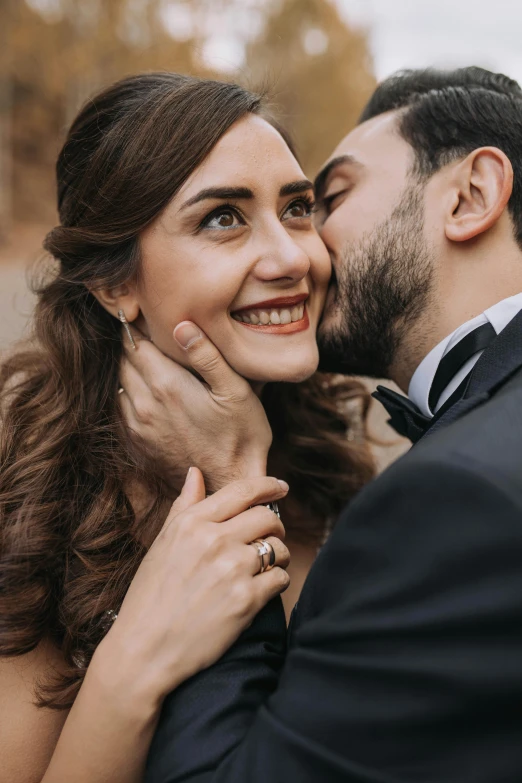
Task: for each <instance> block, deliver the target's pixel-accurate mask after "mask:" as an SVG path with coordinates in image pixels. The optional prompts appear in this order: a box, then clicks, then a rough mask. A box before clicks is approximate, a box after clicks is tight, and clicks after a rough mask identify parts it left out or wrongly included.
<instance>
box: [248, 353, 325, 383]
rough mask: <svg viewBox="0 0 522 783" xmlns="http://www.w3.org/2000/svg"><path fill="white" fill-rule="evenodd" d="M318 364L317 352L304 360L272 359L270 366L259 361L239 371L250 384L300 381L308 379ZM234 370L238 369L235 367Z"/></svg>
mask: <svg viewBox="0 0 522 783" xmlns="http://www.w3.org/2000/svg"><path fill="white" fill-rule="evenodd" d="M318 365H319V354H318V353H317V354H316V355H314V356H313V357H312V356H311V357H309V358H308V359H307V360H306V361H300V362H297V361H293V362H292V361H287V360H286V359H285V360H283V359H282V360H281V361H280V362H278V361H276V360H273V361H272V362H271V363H270V366H263V365H262V364H261V362H260V363H259V364H258V365H257V366H250V367H244V368H243V372H240V374H241V375H243V377H244V378H247V379H248V380H249V381H250V382H251V383H252V384H264V383H283V382H284V383H302V382H303V381H306V380H308V378H310V377H311V376H312V375H313V374H314V373H315V372H316V371H317V367H318ZM235 369H236V371H238V372H239V369H238V368H237V367H236V368H235Z"/></svg>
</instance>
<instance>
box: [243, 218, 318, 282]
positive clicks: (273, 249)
mask: <svg viewBox="0 0 522 783" xmlns="http://www.w3.org/2000/svg"><path fill="white" fill-rule="evenodd" d="M309 270H310V258H309V256H308V253H306V251H305V250H304V248H303V247H301V245H300V244H299V243H298V242H296V241H295V240H294V239H293V238H292V236H291V235H290V234H289V233H288V232H287V231H286V230H285V229H284V228H283V227H282V226H281V228H280V230H279V231H277V232H276V235H275V236H274V234H272V236H271V241H270V245H266V246H265V247H264V248H263V252H262V254H261V255H260V258H259V260H258V262H257V264H256V267H255V272H256V275H257V277H259V278H260V279H261V280H265V281H268V280H281V279H288V280H296V281H297V280H302V279H303V277H306V275H307V274H308V272H309Z"/></svg>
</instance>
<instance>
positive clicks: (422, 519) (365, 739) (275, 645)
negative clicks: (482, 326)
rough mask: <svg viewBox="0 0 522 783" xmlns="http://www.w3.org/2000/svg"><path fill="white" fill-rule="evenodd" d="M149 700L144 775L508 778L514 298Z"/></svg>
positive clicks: (520, 623) (382, 781)
mask: <svg viewBox="0 0 522 783" xmlns="http://www.w3.org/2000/svg"><path fill="white" fill-rule="evenodd" d="M284 637H285V627H284V618H283V615H282V611H281V605H280V603H279V602H274V603H273V604H271V605H269V606H268V607H267V608H266V609H265V611H264V612H263V613H262V614H261V615H260V616H259V617H258V618H257V620H256V621H255V622H254V624H253V625H252V627H251V628H250V629H249V631H248V632H247V633H246V634H245V635H244V636H243V637H242V638H241V639H240V640H239V641H238V642H237V644H236V645H235V646H234V647H233V648H232V649H231V650H230V651H229V653H228V654H227V655H226V656H225V657H224V658H223V659H222V660H221V661H220V662H218V663H217V664H216V665H215V666H213V667H211V668H210V669H208V670H207V671H205V672H202V673H201V674H199V675H198V676H196V677H194V678H193V679H192V680H190V681H188V682H187V683H185V684H184V685H183V686H182V687H181V688H179V689H178V690H177V691H176V692H174V693H173V694H171V695H170V696H169V698H168V699H167V700H166V702H165V706H164V710H163V713H162V716H161V720H160V724H159V726H158V730H157V733H156V736H155V739H154V741H153V744H152V747H151V750H150V755H149V759H148V765H147V772H146V775H145V780H146V782H147V783H167V782H168V783H173V781H191V783H312V782H313V783H340V782H341V781H343V783H405V782H406V781H415V783H521V781H522V314H520V315H519V316H517V317H516V318H515V319H514V320H513V321H512V322H511V324H509V325H508V327H507V328H506V329H505V330H504V331H503V332H502V333H501V334H500V335H499V337H498V338H497V339H496V340H495V341H494V343H493V344H492V345H491V347H490V348H488V349H487V351H486V352H485V353H484V354H483V355H482V357H481V359H480V361H479V362H478V364H477V365H476V367H475V370H474V372H473V376H472V379H471V382H470V384H469V386H468V389H467V392H466V396H465V399H463V400H461V401H460V402H459V403H457V404H456V405H455V406H454V407H453V408H451V409H450V410H449V411H447V412H446V414H445V415H444V416H442V417H441V418H440V419H438V420H437V421H436V422H435V423H434V424H433V426H432V427H431V430H430V431H429V432H428V434H427V435H426V436H425V437H424V438H422V440H421V441H420V442H419V443H418V444H417V445H416V446H415V447H414V448H413V449H412V450H411V451H410V452H409V453H408V454H407V455H405V456H404V457H403V458H401V459H400V460H399V461H398V462H396V463H395V464H394V465H392V466H391V467H390V468H389V469H388V470H387V471H386V472H385V473H383V474H382V475H381V476H380V477H379V478H377V479H376V480H375V481H374V482H373V483H372V484H371V485H370V486H368V487H367V488H366V489H365V490H364V491H363V492H361V493H360V495H359V496H358V497H357V499H356V500H355V501H354V502H353V503H352V504H351V505H350V507H349V508H347V509H346V510H345V512H344V513H343V514H342V515H341V518H340V519H339V522H338V524H337V526H336V528H335V530H334V532H333V534H332V536H331V538H330V540H329V541H328V543H327V544H326V545H325V547H324V548H323V549H322V551H321V553H320V554H319V556H318V558H317V560H316V562H315V564H314V566H313V568H312V570H311V572H310V574H309V577H308V579H307V581H306V584H305V586H304V589H303V592H302V595H301V598H300V600H299V603H298V606H297V608H296V610H295V611H294V615H293V619H292V623H291V628H290V632H289V642H288V652H287V654H286V659H284V656H285V653H284Z"/></svg>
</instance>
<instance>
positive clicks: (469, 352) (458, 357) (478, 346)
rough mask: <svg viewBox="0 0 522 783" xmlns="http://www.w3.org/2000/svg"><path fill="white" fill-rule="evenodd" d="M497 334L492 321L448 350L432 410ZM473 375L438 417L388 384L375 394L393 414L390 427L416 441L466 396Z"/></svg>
mask: <svg viewBox="0 0 522 783" xmlns="http://www.w3.org/2000/svg"><path fill="white" fill-rule="evenodd" d="M496 336H497V333H496V332H495V330H494V328H493V327H492V326H491V324H490V323H487V324H483V325H482V326H479V327H478V328H477V329H475V330H474V331H473V332H470V333H469V334H467V335H466V336H465V337H463V338H462V340H460V341H459V342H458V343H457V344H456V345H455V346H454V347H453V348H452V349H451V350H450V351H448V353H447V354H446V355H445V356H444V357H443V358H442V359H441V361H440V364H439V366H438V368H437V372H436V373H435V377H434V378H433V381H432V384H431V388H430V392H429V396H428V404H429V406H430V410H434V409H435V406H436V405H437V402H438V401H439V399H440V396H441V394H442V393H443V391H444V389H446V387H447V386H448V384H449V383H450V382H451V381H452V380H453V378H454V377H455V375H456V374H457V373H458V371H459V370H460V368H461V367H463V366H464V365H465V364H466V362H467V361H468V359H471V357H472V356H474V355H475V354H476V353H478V352H479V351H483V350H484V349H485V348H487V347H488V345H490V344H491V343H492V342H493V340H494V339H495V337H496ZM470 376H471V372H470V373H469V374H468V375H467V376H466V377H465V378H464V380H463V381H462V382H461V384H460V385H459V386H458V388H457V389H456V390H455V391H454V392H453V394H452V395H451V396H450V397H449V399H448V400H446V402H445V403H444V405H443V406H442V407H441V408H440V409H439V410H438V411H437V413H436V415H435V416H434V417H432V416H425V415H424V414H423V413H422V412H421V411H420V410H419V408H418V407H417V406H416V405H415V403H413V402H412V401H411V400H409V399H408V397H405V396H404V395H403V394H397V392H394V391H392V390H391V389H387V388H386V387H385V386H377V391H376V392H374V394H373V395H372V396H373V397H375V399H376V400H379V402H380V403H381V404H382V405H383V406H384V407H385V408H386V410H387V412H388V413H389V415H390V420H389V422H388V423H389V424H390V426H392V427H393V429H394V430H395V431H396V432H398V433H399V435H403V436H404V437H405V438H409V439H410V440H411V441H412V443H416V442H417V441H418V440H419V438H421V437H422V436H423V435H424V433H425V432H426V430H427V429H429V427H430V426H431V424H433V422H434V421H435V420H436V419H439V418H440V417H441V416H442V414H443V413H445V412H446V411H447V410H448V408H451V406H452V405H454V404H455V403H456V402H457V401H458V400H460V399H461V398H462V397H463V395H464V394H465V392H466V389H467V387H468V383H469V379H470Z"/></svg>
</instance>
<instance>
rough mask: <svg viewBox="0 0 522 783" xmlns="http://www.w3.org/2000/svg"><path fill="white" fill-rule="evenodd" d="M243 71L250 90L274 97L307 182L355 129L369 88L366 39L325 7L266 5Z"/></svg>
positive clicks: (316, 0) (289, 1)
mask: <svg viewBox="0 0 522 783" xmlns="http://www.w3.org/2000/svg"><path fill="white" fill-rule="evenodd" d="M247 66H248V70H249V72H250V73H251V74H252V79H253V81H254V84H262V85H263V84H266V85H267V87H268V89H269V92H270V93H271V94H273V95H274V98H275V102H276V109H277V108H279V112H278V113H279V117H280V119H281V121H282V123H283V125H284V126H285V127H287V128H288V129H289V130H290V131H291V133H292V135H293V136H294V138H295V139H296V141H297V148H298V152H299V156H300V159H301V161H302V164H303V166H304V168H305V170H306V171H307V173H308V174H314V173H315V172H317V170H318V168H319V167H320V165H321V164H322V163H323V162H324V160H325V158H326V157H327V156H328V155H329V154H330V153H331V151H332V150H333V149H334V147H335V145H336V144H337V143H338V142H339V141H340V140H341V138H342V137H343V135H344V134H346V133H347V131H348V130H349V129H350V128H351V127H353V126H354V125H355V123H356V121H357V118H358V116H359V114H360V112H361V109H362V108H363V106H364V104H365V103H366V101H367V100H368V97H369V95H370V93H371V92H372V90H373V89H374V87H375V78H374V76H373V75H372V65H371V60H370V55H369V52H368V47H367V42H366V38H365V36H364V35H363V34H362V33H360V32H358V31H354V30H351V29H350V28H349V27H347V25H346V24H345V23H344V22H343V21H342V19H341V18H340V16H339V14H338V12H337V9H336V8H335V6H334V5H333V3H332V2H330V1H329V0H275V1H273V2H272V5H271V12H270V15H269V17H268V20H267V23H266V27H265V30H264V32H263V33H262V34H261V36H260V37H259V38H258V39H257V40H256V41H254V42H253V43H252V45H251V46H249V47H248V50H247Z"/></svg>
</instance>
